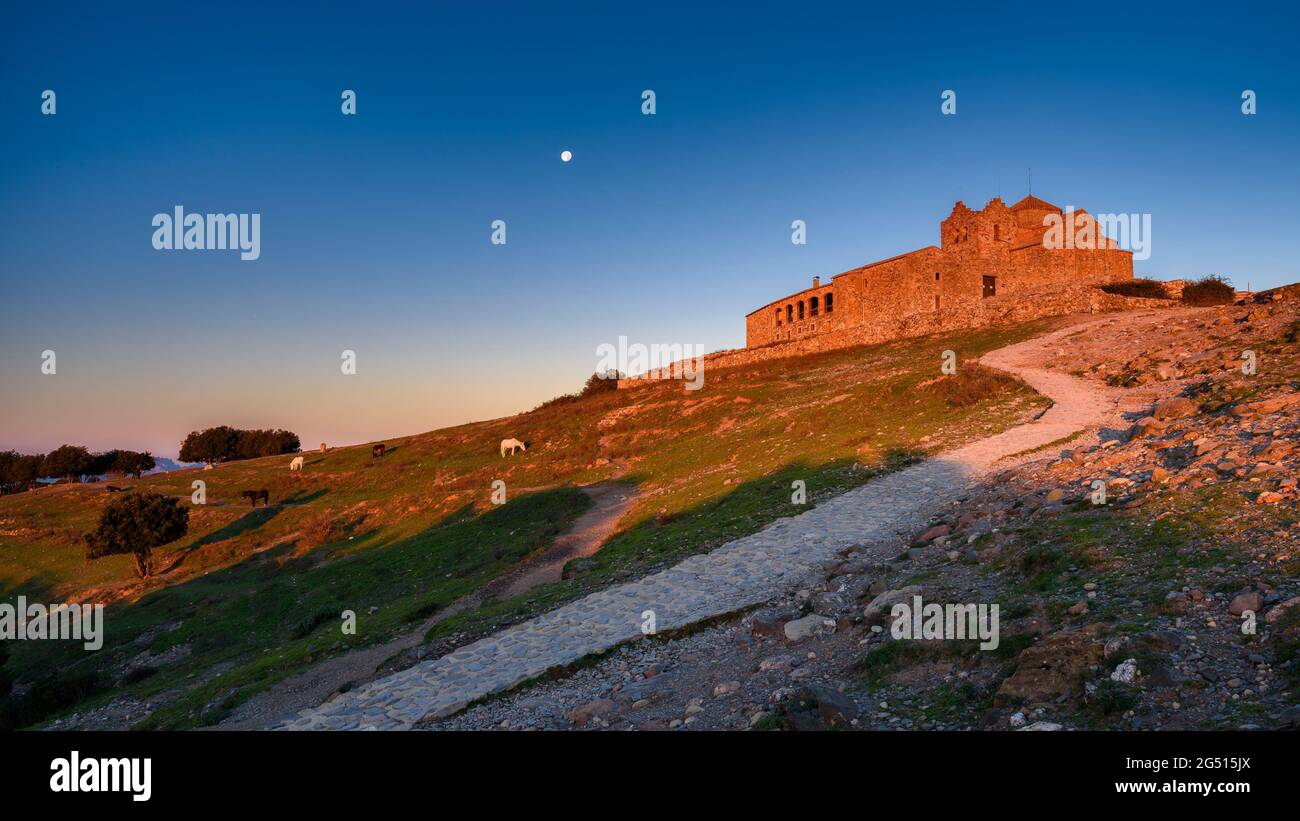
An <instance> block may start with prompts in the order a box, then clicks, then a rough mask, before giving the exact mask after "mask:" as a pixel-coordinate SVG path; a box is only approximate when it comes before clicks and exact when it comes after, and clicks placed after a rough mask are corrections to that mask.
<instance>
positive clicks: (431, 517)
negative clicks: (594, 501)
mask: <svg viewBox="0 0 1300 821" xmlns="http://www.w3.org/2000/svg"><path fill="white" fill-rule="evenodd" d="M1041 328H1042V325H1041V324H1031V325H1025V326H1019V327H1016V328H1012V329H999V330H982V331H972V332H967V333H964V334H954V335H948V336H944V337H934V338H927V339H919V340H907V341H904V342H898V343H891V344H885V345H877V346H871V347H867V348H858V349H852V350H847V351H839V352H835V353H830V354H824V355H820V356H815V357H807V358H803V359H799V360H786V361H778V362H769V363H761V364H757V365H752V366H747V367H744V368H737V369H732V370H727V371H713V372H709V373H707V374H706V385H705V387H704V389H703V390H700V391H695V392H687V391H684V390H683V386H682V384H681V383H661V384H656V385H650V386H645V387H638V388H634V389H630V390H624V391H617V392H607V393H603V394H598V395H594V396H590V397H586V398H583V399H574V400H570V401H563V402H557V403H553V404H548V405H546V406H543V407H542V408H539V409H537V410H535V411H532V412H530V413H525V414H521V415H519V416H516V417H510V418H506V419H500V420H493V421H489V422H481V423H474V424H470V425H462V426H459V427H455V428H448V429H444V430H439V431H433V432H430V433H425V434H420V435H417V436H411V437H406V438H402V439H396V440H389V441H388V442H387V444H388V445H389V448H390V451H389V454H388V455H387V456H385V457H384V458H382V459H378V460H374V459H372V458H371V456H370V450H369V447H366V446H362V447H352V448H340V449H336V450H332V451H330V452H328V453H325V454H320V453H307V454H305V456H306V468H305V470H304V471H302V472H301V473H298V472H295V473H291V472H290V471H289V468H288V463H289V457H271V458H266V459H258V460H252V461H248V462H240V463H234V464H228V465H223V466H221V467H219V468H217V469H216V470H211V471H198V470H188V471H178V472H174V473H168V474H162V475H157V476H150V477H146V478H144V479H141V480H139V481H132V482H120V481H119V482H116V484H129V485H130V486H131V487H133V488H138V489H142V490H150V491H153V492H158V493H165V494H170V495H174V496H178V497H182V498H184V499H185V500H186V502H187V503H188V500H189V497H190V493H191V482H192V481H194V480H196V479H199V480H203V481H205V482H206V483H207V504H206V505H204V506H194V507H193V508H192V511H191V520H190V521H191V524H190V533H189V535H188V536H187V537H186V538H185V539H183V540H181V541H179V542H177V543H175V544H173V545H170V546H168V547H167V548H165V549H164V550H162V551H161V552H160V553H159V554H158V555H157V556H156V558H155V567H156V568H157V571H158V572H157V574H156V576H155V577H154V578H152V579H150V580H149V581H148V582H147V583H145V584H141V583H140V582H139V581H138V580H136V579H135V578H134V571H133V563H132V560H131V559H130V557H125V556H119V557H111V558H107V559H101V560H98V561H95V562H90V563H88V562H86V561H85V560H84V559H83V554H84V548H83V543H82V541H81V534H82V533H84V532H85V531H87V530H90V529H91V528H92V527H93V525H94V523H95V521H96V519H97V517H98V514H99V512H100V510H101V509H102V508H103V506H104V505H105V504H106V502H107V501H108V499H109V498H110V497H109V496H108V494H107V493H105V492H104V487H103V485H102V484H96V485H62V486H55V487H51V488H45V489H42V490H39V491H35V492H31V493H25V494H19V495H15V496H10V497H4V498H0V597H2V598H3V599H4V600H8V601H12V600H13V599H14V597H15V596H16V595H18V594H25V595H27V596H28V598H29V599H34V600H37V601H42V602H50V601H61V600H78V601H85V600H94V601H103V602H107V603H109V609H108V612H107V615H106V632H107V637H106V642H105V647H104V649H103V650H101V651H99V652H97V653H85V652H83V651H81V650H80V645H76V646H75V647H74V646H73V645H72V643H62V644H61V643H57V642H15V643H12V645H11V650H12V653H11V659H10V661H9V662H8V665H7V667H6V670H7V671H8V672H9V674H10V675H11V676H12V677H13V678H14V679H15V680H17V681H18V682H19V683H20V688H25V687H27V686H28V685H31V684H32V683H33V682H38V681H39V682H40V684H39V685H37V687H39V688H40V689H41V690H42V691H43V692H45V693H48V694H50V695H48V696H47V697H46V700H47V703H45V704H43V705H36V706H33V705H32V704H28V705H27V706H26V707H25V708H24V710H25V712H24V713H22V715H21V716H20V717H19V722H20V723H30V721H32V720H37V719H40V718H41V717H43V716H46V715H53V714H57V713H58V712H60V711H65V710H66V708H67V707H69V706H71V705H73V704H79V706H80V707H81V708H83V709H84V708H85V707H88V706H93V705H96V704H100V703H103V702H105V701H106V700H108V699H109V698H110V697H112V698H128V699H129V698H138V699H147V700H148V701H149V702H150V704H151V705H152V706H151V708H150V709H149V712H152V713H153V717H152V718H151V719H150V720H149V721H148V723H147V726H177V727H185V726H194V725H199V724H205V723H212V722H214V721H217V720H220V718H221V717H222V716H223V715H225V714H226V713H227V712H228V711H229V709H230V708H231V707H232V706H234V705H236V704H238V703H239V702H240V701H241V700H243V699H245V698H247V697H248V695H249V694H251V693H253V692H255V691H257V690H258V689H260V688H263V687H266V686H268V685H270V684H272V683H274V682H275V681H277V680H279V679H281V678H283V677H285V676H287V675H289V674H291V673H293V672H296V671H298V670H301V669H303V668H304V667H305V666H306V665H309V664H310V663H311V662H312V661H314V660H317V659H320V658H323V657H326V656H328V655H330V654H333V653H337V652H342V651H345V650H346V649H348V648H349V647H354V646H358V645H363V644H369V643H373V642H378V641H383V640H386V639H388V638H391V637H392V636H393V635H395V634H397V633H399V632H401V631H402V630H403V629H410V628H411V627H414V626H416V625H418V624H419V623H420V620H421V619H423V618H426V617H427V616H428V615H429V614H431V613H435V612H437V611H438V610H439V609H440V608H442V607H445V606H446V605H447V604H449V603H450V602H452V601H454V600H455V599H456V598H458V597H460V596H462V595H464V594H465V593H468V592H470V591H472V590H474V589H476V588H477V587H479V586H481V585H482V584H483V583H485V582H486V581H488V580H490V579H492V578H495V577H497V576H499V575H500V574H501V573H503V572H505V571H506V570H508V569H509V568H511V567H514V566H517V564H518V562H519V561H521V560H522V559H524V558H526V557H528V556H530V555H535V554H537V553H539V552H541V551H543V550H544V549H545V548H546V546H547V545H549V544H550V542H551V541H552V540H553V539H554V538H555V536H557V535H558V534H560V533H562V532H563V531H564V530H565V529H566V528H568V527H569V525H570V524H571V523H572V521H573V520H574V519H575V518H576V517H577V516H578V515H580V514H581V513H582V512H583V511H584V510H585V509H586V508H587V506H588V505H589V500H588V499H587V497H586V495H585V494H583V493H581V492H580V491H578V490H576V489H575V488H576V487H578V486H581V485H584V484H588V483H591V482H595V481H599V480H604V479H610V478H618V477H621V478H622V480H623V481H626V482H629V483H631V484H633V485H634V486H635V490H636V492H637V494H638V496H637V500H636V502H635V503H634V505H633V507H632V508H631V510H630V512H629V513H628V514H627V515H626V516H625V517H624V520H623V522H622V523H621V525H620V531H619V533H618V534H617V535H616V536H615V537H614V538H613V539H612V540H611V541H610V542H609V543H608V544H607V545H606V547H605V548H604V549H603V550H602V551H601V552H600V553H599V554H597V556H596V557H594V558H593V559H591V560H583V561H580V562H578V563H575V565H574V566H573V567H572V572H571V573H570V574H569V575H571V576H572V577H573V578H572V579H570V580H568V581H566V582H562V583H560V584H557V585H551V586H548V587H546V588H542V589H539V590H536V591H533V592H531V593H529V594H527V595H526V596H523V597H520V598H519V600H517V601H508V602H489V603H488V604H487V605H485V606H484V607H482V608H480V609H478V610H475V611H471V612H468V613H463V614H460V615H458V616H456V617H453V618H450V619H447V620H446V621H445V622H442V623H441V624H439V625H438V626H437V627H436V628H435V630H434V631H433V632H432V633H431V634H430V636H429V639H430V640H431V641H435V642H438V643H439V644H440V647H439V649H443V648H445V646H450V645H452V644H455V643H457V642H459V641H463V640H464V639H465V637H466V636H468V635H473V634H475V633H476V632H481V631H483V630H486V629H491V628H492V627H493V626H495V625H498V624H500V623H504V622H507V621H512V620H515V619H518V618H522V617H525V616H526V615H528V614H529V613H531V612H536V611H537V610H539V609H544V608H546V607H549V606H552V605H553V604H555V603H558V602H560V601H563V600H565V599H568V598H572V597H574V596H576V595H580V594H581V593H583V592H585V591H587V590H590V589H593V588H595V587H598V586H600V585H603V584H606V583H608V582H610V581H611V580H614V579H618V578H627V577H631V576H635V575H639V574H641V573H644V572H647V571H649V570H652V569H654V568H657V567H660V566H663V565H665V564H669V563H672V562H674V561H677V560H679V559H680V558H682V557H684V556H686V555H689V554H691V553H695V552H699V551H701V550H706V549H709V548H710V547H712V546H715V545H717V544H720V543H722V542H724V541H726V540H728V539H731V538H734V537H736V536H740V535H744V534H746V533H750V532H753V531H754V530H756V529H758V528H760V527H762V526H763V525H764V524H766V523H767V522H770V521H772V520H773V519H775V518H778V517H780V516H787V515H793V514H796V513H798V512H800V511H801V510H802V509H805V508H801V507H799V506H796V505H794V504H792V503H791V482H792V481H793V480H795V479H802V480H804V481H805V482H806V483H807V488H808V493H809V504H815V503H816V501H817V500H818V499H819V498H825V497H826V496H828V495H830V494H834V493H839V492H842V491H844V490H846V489H848V488H850V487H853V486H855V485H857V484H861V483H862V482H864V481H867V480H868V479H869V478H870V477H871V476H872V475H874V474H875V473H876V472H878V471H879V470H882V469H888V468H890V467H893V466H897V465H899V464H902V463H905V462H906V461H907V460H909V459H912V458H916V457H917V456H918V455H919V454H921V453H923V452H924V451H927V450H940V449H946V448H949V447H952V446H954V445H956V444H959V443H961V442H962V441H966V440H968V439H971V438H975V437H979V436H983V435H987V434H989V433H992V432H996V431H997V430H1000V429H1002V428H1004V427H1007V426H1009V425H1010V424H1012V423H1013V422H1014V421H1015V420H1016V419H1018V418H1020V417H1022V416H1023V415H1024V414H1025V413H1026V412H1027V411H1029V410H1030V409H1032V408H1033V407H1035V406H1036V405H1037V404H1038V403H1040V402H1041V401H1042V400H1041V398H1039V397H1037V396H1035V395H1034V394H1032V393H1031V392H1030V391H1029V390H1028V389H1027V388H1024V387H1023V386H1021V385H1019V384H1016V383H1011V382H1009V381H1008V382H1005V383H1003V382H1000V381H998V380H992V381H991V382H989V384H987V385H983V386H980V387H981V389H980V390H978V391H976V392H975V398H976V399H978V400H979V401H976V402H974V403H973V404H959V403H955V402H953V401H951V397H952V396H953V395H954V394H953V393H952V391H950V390H948V389H949V388H951V387H952V385H951V384H950V381H951V380H953V379H956V380H959V381H962V382H963V383H965V382H971V383H972V384H974V383H975V382H978V380H971V373H972V372H973V370H974V369H972V368H967V367H965V366H963V368H962V369H961V371H960V372H959V375H958V377H948V378H944V379H940V375H939V363H940V356H941V353H942V351H944V350H945V349H949V348H951V349H953V350H955V351H957V353H958V355H959V356H960V357H961V358H962V359H963V360H965V359H968V358H972V359H973V358H975V357H977V356H979V355H980V354H982V353H983V352H985V351H987V350H990V349H992V348H995V347H999V346H1001V345H1004V344H1008V343H1010V342H1013V341H1016V340H1019V339H1023V338H1026V337H1028V336H1031V335H1033V334H1034V333H1036V332H1038V331H1039V330H1041ZM945 380H948V381H945ZM981 397H982V398H981ZM511 436H513V437H518V438H520V439H524V440H526V441H527V442H528V443H529V450H528V451H527V453H525V454H520V455H518V456H516V457H513V458H509V459H502V458H501V457H500V456H499V454H498V452H497V445H498V443H499V441H500V440H501V439H503V438H506V437H511ZM497 479H500V480H503V481H504V482H505V483H506V486H507V490H508V493H509V499H510V500H509V502H508V503H507V504H506V505H505V506H503V507H496V506H493V505H491V504H490V502H489V497H490V493H491V484H492V482H493V481H494V480H497ZM260 488H266V489H268V490H269V491H270V494H271V502H272V505H271V506H270V507H268V508H258V509H256V510H253V509H250V508H249V506H248V505H247V503H245V502H243V501H242V500H241V499H240V497H239V493H240V491H241V490H244V489H260ZM343 610H352V611H355V612H356V614H357V618H358V624H357V633H356V635H352V636H345V635H342V634H341V631H340V630H339V627H338V625H339V618H340V614H341V612H342V611H343ZM372 611H373V612H372ZM110 685H112V690H111V692H110V691H109V690H108V689H107V688H108V687H109V686H110ZM35 689H36V688H33V691H34V690H35Z"/></svg>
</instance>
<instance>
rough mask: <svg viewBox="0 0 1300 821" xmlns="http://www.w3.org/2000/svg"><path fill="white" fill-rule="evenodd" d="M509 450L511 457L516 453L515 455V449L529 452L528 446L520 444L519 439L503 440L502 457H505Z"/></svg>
mask: <svg viewBox="0 0 1300 821" xmlns="http://www.w3.org/2000/svg"><path fill="white" fill-rule="evenodd" d="M507 448H509V449H510V455H511V456H513V455H514V453H515V448H518V449H519V450H524V451H526V450H528V446H527V445H525V444H524V443H523V442H520V441H519V440H518V439H502V440H501V455H502V456H503V457H504V456H505V455H506V449H507Z"/></svg>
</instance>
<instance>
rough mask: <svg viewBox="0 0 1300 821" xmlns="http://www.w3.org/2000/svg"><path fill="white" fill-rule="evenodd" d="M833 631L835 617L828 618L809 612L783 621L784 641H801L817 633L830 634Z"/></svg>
mask: <svg viewBox="0 0 1300 821" xmlns="http://www.w3.org/2000/svg"><path fill="white" fill-rule="evenodd" d="M834 632H835V619H828V618H826V617H825V616H819V615H818V614H816V613H811V614H809V615H807V616H804V617H803V618H801V619H795V620H794V621H788V622H786V623H785V638H786V641H803V640H804V639H809V638H812V637H813V636H816V635H818V634H830V633H834Z"/></svg>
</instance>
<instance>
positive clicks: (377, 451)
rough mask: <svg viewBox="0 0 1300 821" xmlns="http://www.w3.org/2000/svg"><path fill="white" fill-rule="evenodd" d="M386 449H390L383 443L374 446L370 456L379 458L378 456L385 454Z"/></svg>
mask: <svg viewBox="0 0 1300 821" xmlns="http://www.w3.org/2000/svg"><path fill="white" fill-rule="evenodd" d="M386 450H388V448H386V447H384V446H383V445H382V444H381V445H375V446H374V447H373V448H371V449H370V458H371V459H374V458H377V457H379V456H383V455H384V451H386Z"/></svg>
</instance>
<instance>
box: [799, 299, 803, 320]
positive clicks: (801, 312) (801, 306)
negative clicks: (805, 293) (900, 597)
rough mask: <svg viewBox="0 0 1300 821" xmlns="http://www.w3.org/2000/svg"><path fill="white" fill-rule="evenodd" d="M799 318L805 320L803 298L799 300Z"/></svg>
mask: <svg viewBox="0 0 1300 821" xmlns="http://www.w3.org/2000/svg"><path fill="white" fill-rule="evenodd" d="M799 319H800V320H801V321H802V320H803V300H802V299H801V300H799Z"/></svg>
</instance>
